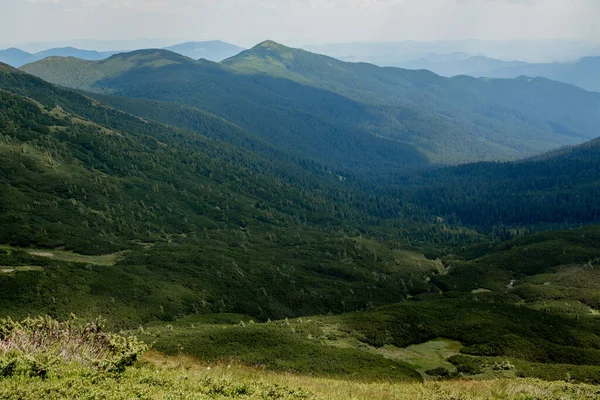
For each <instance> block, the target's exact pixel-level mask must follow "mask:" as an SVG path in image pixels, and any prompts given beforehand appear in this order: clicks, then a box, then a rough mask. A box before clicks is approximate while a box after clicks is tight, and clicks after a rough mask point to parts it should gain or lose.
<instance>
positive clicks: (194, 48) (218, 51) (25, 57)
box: [0, 41, 244, 67]
mask: <svg viewBox="0 0 600 400" xmlns="http://www.w3.org/2000/svg"><path fill="white" fill-rule="evenodd" d="M165 49H167V50H170V51H173V52H176V53H178V54H182V55H185V56H187V57H190V58H194V59H200V58H204V59H207V60H211V61H221V60H224V59H226V58H229V57H231V56H233V55H235V54H237V53H239V52H240V51H242V50H244V49H243V48H241V47H238V46H235V45H232V44H229V43H225V42H221V41H206V42H186V43H181V44H178V45H174V46H168V47H165ZM122 52H123V51H95V50H82V49H78V48H75V47H55V48H51V49H47V50H43V51H39V52H36V53H28V52H26V51H23V50H20V49H17V48H10V49H6V50H0V62H3V63H6V64H8V65H12V66H13V67H20V66H22V65H25V64H29V63H32V62H35V61H38V60H42V59H44V58H46V57H57V56H58V57H75V58H80V59H82V60H92V61H95V60H103V59H105V58H108V57H110V56H111V55H113V54H117V53H122Z"/></svg>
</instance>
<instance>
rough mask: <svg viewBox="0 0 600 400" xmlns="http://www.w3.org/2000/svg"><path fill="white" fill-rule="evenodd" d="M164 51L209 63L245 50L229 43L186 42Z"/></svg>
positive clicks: (218, 41)
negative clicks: (202, 59) (208, 61)
mask: <svg viewBox="0 0 600 400" xmlns="http://www.w3.org/2000/svg"><path fill="white" fill-rule="evenodd" d="M165 49H166V50H170V51H172V52H175V53H179V54H181V55H183V56H186V57H189V58H193V59H194V60H199V59H201V58H204V59H205V60H210V61H222V60H225V59H226V58H229V57H233V56H235V55H236V54H238V53H240V52H242V51H244V50H245V49H244V48H242V47H239V46H236V45H234V44H231V43H225V42H222V41H220V40H213V41H207V42H186V43H181V44H177V45H175V46H169V47H165Z"/></svg>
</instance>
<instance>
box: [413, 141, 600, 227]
mask: <svg viewBox="0 0 600 400" xmlns="http://www.w3.org/2000/svg"><path fill="white" fill-rule="evenodd" d="M599 154H600V139H595V140H592V141H590V142H587V143H584V144H582V145H579V146H575V147H567V148H564V149H561V150H558V151H555V152H552V153H548V154H545V155H543V156H539V157H536V158H532V159H529V160H524V161H520V162H507V163H477V164H469V165H463V166H458V167H451V168H445V169H441V170H438V171H432V172H430V173H426V174H422V175H420V176H417V177H413V178H410V179H407V180H401V182H402V183H401V187H402V189H401V191H402V192H403V193H405V194H406V196H407V197H406V199H407V201H410V202H411V203H413V204H415V205H417V206H420V207H423V208H424V209H426V210H427V211H428V212H430V213H434V214H436V215H439V216H441V217H444V218H446V219H447V220H448V221H450V222H451V223H458V222H461V223H464V224H468V225H476V226H479V227H490V226H494V225H502V224H504V225H507V226H531V225H536V224H553V225H554V226H560V225H561V224H567V225H568V224H587V223H591V222H598V221H600V203H599V202H598V200H597V199H598V198H599V196H600V158H599V157H598V155H599Z"/></svg>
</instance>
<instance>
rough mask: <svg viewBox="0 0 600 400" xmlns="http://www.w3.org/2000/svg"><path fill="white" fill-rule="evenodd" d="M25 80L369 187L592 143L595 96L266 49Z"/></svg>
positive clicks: (40, 67)
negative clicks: (283, 155) (188, 113)
mask: <svg viewBox="0 0 600 400" xmlns="http://www.w3.org/2000/svg"><path fill="white" fill-rule="evenodd" d="M23 70H24V71H27V72H29V73H32V74H34V75H37V76H39V77H41V78H43V79H46V80H48V81H50V82H53V83H57V84H60V85H64V86H68V87H71V88H76V89H80V90H85V91H90V92H95V93H100V94H112V95H118V96H122V97H131V98H138V99H140V98H143V99H147V100H155V101H161V102H163V104H164V103H165V102H167V103H176V104H184V105H185V106H186V107H192V108H197V109H200V110H202V111H205V112H209V113H211V114H214V115H217V116H219V117H221V118H223V119H225V120H227V121H228V122H231V123H233V124H235V125H237V126H238V127H240V128H241V129H243V130H245V131H247V132H249V133H251V134H252V135H255V136H257V137H260V138H262V139H263V140H265V141H266V142H267V143H269V144H271V145H272V146H274V147H275V148H276V149H279V150H283V151H285V152H291V153H293V154H295V155H297V156H300V157H302V158H306V159H311V160H313V161H316V162H318V163H321V164H324V165H327V166H329V167H332V168H336V169H343V170H347V171H352V172H353V173H356V174H360V175H361V176H362V177H364V178H368V179H373V178H375V179H380V178H385V179H389V177H390V175H394V174H402V173H406V172H409V171H413V170H415V169H422V168H426V167H428V166H430V165H432V164H454V163H462V162H470V161H482V160H498V159H515V158H519V157H523V156H528V155H533V154H539V153H542V152H544V151H547V150H551V149H554V148H557V147H559V146H561V145H566V144H577V143H581V142H583V141H585V140H586V139H591V138H593V137H594V136H595V134H596V131H595V129H596V126H597V123H598V120H599V119H600V114H599V113H598V104H600V96H598V95H597V94H593V93H589V92H585V91H583V90H581V89H578V88H575V87H572V86H569V85H564V84H559V83H556V82H551V81H548V80H544V79H535V80H528V79H516V80H483V79H470V78H465V77H459V78H453V79H447V78H442V77H439V76H437V75H434V74H431V73H428V72H424V71H408V70H402V69H397V68H379V67H376V66H373V65H369V64H352V63H344V62H341V61H338V60H335V59H332V58H328V57H325V56H320V55H316V54H312V53H308V52H305V51H302V50H296V49H291V48H287V47H285V46H282V45H279V44H276V43H273V42H264V43H262V44H260V45H257V46H256V47H254V48H253V49H251V50H247V51H244V52H242V53H241V54H239V55H237V56H235V57H233V58H230V59H228V60H225V61H224V62H223V63H221V64H217V63H211V62H208V61H205V60H200V61H193V60H190V59H186V58H185V57H183V56H180V55H176V54H173V53H169V52H167V51H164V50H145V51H137V52H132V53H126V54H119V55H115V56H113V57H111V58H109V59H107V60H103V61H99V62H85V63H82V62H77V61H75V60H72V59H64V60H61V59H56V58H54V59H47V60H42V61H40V62H36V63H33V64H29V65H27V66H24V67H23ZM121 104H123V103H122V102H121ZM170 107H171V108H172V109H173V110H176V108H177V105H172V106H170ZM146 112H147V111H146ZM165 122H166V121H165ZM178 125H181V122H180V123H179V124H178Z"/></svg>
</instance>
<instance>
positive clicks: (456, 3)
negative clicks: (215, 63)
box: [0, 0, 600, 46]
mask: <svg viewBox="0 0 600 400" xmlns="http://www.w3.org/2000/svg"><path fill="white" fill-rule="evenodd" d="M0 2H1V3H2V9H3V13H2V14H3V15H1V16H0V40H1V41H4V42H5V43H8V44H12V43H16V42H17V40H18V41H41V40H52V41H56V40H67V39H70V38H99V39H117V38H139V37H162V38H181V39H185V40H200V39H224V40H229V41H232V42H236V43H239V44H242V45H246V46H249V45H252V44H253V43H255V42H257V41H259V40H261V39H266V38H272V39H275V40H279V41H283V42H286V43H290V44H296V45H300V44H306V43H325V42H351V41H373V40H377V41H398V40H436V39H461V38H482V39H516V38H529V39H533V38H552V37H566V38H580V39H588V40H596V41H600V27H599V26H600V24H598V23H597V22H596V21H595V19H596V18H597V16H598V15H600V1H599V0H0Z"/></svg>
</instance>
